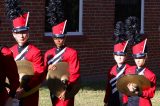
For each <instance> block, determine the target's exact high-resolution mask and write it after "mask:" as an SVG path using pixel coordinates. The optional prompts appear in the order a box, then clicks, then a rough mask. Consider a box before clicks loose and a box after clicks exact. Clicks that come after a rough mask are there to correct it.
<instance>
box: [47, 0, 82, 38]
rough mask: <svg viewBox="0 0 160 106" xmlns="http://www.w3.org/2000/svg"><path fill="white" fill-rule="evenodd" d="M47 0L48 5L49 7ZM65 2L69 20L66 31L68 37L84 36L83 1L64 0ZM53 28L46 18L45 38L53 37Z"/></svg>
mask: <svg viewBox="0 0 160 106" xmlns="http://www.w3.org/2000/svg"><path fill="white" fill-rule="evenodd" d="M48 1H49V0H46V5H48ZM64 1H65V15H66V18H67V26H66V28H65V30H66V31H67V35H72V36H73V35H74V36H76V35H83V33H82V14H83V13H82V10H83V9H82V8H83V7H82V3H83V0H64ZM51 31H52V29H51V26H50V25H49V24H48V22H47V17H45V36H52V33H51Z"/></svg>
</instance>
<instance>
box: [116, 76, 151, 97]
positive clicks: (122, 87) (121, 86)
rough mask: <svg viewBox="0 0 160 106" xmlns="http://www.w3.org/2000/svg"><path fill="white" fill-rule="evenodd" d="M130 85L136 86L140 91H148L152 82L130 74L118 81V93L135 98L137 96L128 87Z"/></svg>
mask: <svg viewBox="0 0 160 106" xmlns="http://www.w3.org/2000/svg"><path fill="white" fill-rule="evenodd" d="M129 83H134V84H136V86H137V88H138V89H139V90H140V91H143V90H146V89H148V88H150V87H151V83H150V81H149V80H148V79H147V78H146V77H145V76H144V75H136V74H128V75H124V76H122V77H121V78H119V79H118V80H117V84H116V86H117V89H118V91H120V92H122V93H124V94H126V95H128V96H134V95H135V94H134V93H132V92H130V91H129V89H128V87H127V85H128V84H129Z"/></svg>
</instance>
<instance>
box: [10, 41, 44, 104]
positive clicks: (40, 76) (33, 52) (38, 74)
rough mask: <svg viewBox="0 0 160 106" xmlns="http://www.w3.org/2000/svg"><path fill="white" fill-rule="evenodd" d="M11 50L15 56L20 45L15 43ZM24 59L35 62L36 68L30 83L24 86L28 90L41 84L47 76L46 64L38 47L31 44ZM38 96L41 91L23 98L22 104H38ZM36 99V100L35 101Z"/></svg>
mask: <svg viewBox="0 0 160 106" xmlns="http://www.w3.org/2000/svg"><path fill="white" fill-rule="evenodd" d="M10 49H11V51H12V52H13V56H14V58H15V57H16V56H17V55H18V54H19V53H18V45H17V44H16V45H14V46H12V47H11V48H10ZM24 59H26V60H28V61H30V62H32V63H33V68H34V76H33V77H32V79H31V80H30V81H29V82H28V84H27V85H26V86H25V87H24V90H25V91H28V90H30V89H32V88H34V87H36V86H37V85H39V84H41V83H42V81H43V80H44V78H45V72H44V64H43V56H42V54H41V52H40V50H39V49H38V48H36V47H35V46H34V45H32V44H29V45H28V51H27V52H26V54H25V55H24ZM38 98H39V91H37V92H35V93H33V94H31V95H29V96H27V97H25V98H22V99H21V100H20V104H22V105H23V106H30V105H31V104H32V106H38ZM33 101H34V102H33Z"/></svg>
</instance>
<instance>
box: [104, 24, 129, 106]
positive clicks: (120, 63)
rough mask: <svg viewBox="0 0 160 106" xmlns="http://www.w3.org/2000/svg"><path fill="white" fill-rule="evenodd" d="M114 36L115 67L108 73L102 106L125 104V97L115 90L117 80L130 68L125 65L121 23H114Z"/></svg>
mask: <svg viewBox="0 0 160 106" xmlns="http://www.w3.org/2000/svg"><path fill="white" fill-rule="evenodd" d="M114 36H115V37H114V38H115V42H116V44H115V45H114V52H113V56H114V60H115V61H116V65H114V66H113V67H112V68H111V70H110V71H109V72H108V76H107V78H108V80H107V87H106V93H105V97H104V105H105V106H125V105H126V103H127V97H126V96H125V95H124V94H122V93H120V92H119V91H118V90H117V88H116V81H117V79H118V78H120V77H121V76H123V75H124V74H125V70H126V69H127V68H129V67H130V65H128V64H126V63H125V60H126V56H127V52H126V47H127V44H128V41H127V39H126V38H127V37H126V36H125V33H124V24H123V22H121V21H118V22H117V23H116V27H115V32H114Z"/></svg>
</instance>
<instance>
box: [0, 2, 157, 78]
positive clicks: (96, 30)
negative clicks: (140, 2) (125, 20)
mask: <svg viewBox="0 0 160 106" xmlns="http://www.w3.org/2000/svg"><path fill="white" fill-rule="evenodd" d="M83 1H84V2H83V4H84V5H83V33H84V35H83V36H81V37H68V38H67V41H66V43H67V45H68V46H70V47H73V48H75V49H76V50H77V51H78V52H79V58H80V62H81V74H82V77H83V78H88V77H89V78H93V77H94V78H104V76H106V73H107V69H109V68H110V67H111V66H112V65H113V64H114V60H113V56H112V51H113V41H112V40H111V36H112V34H113V28H114V26H113V24H114V0H83ZM3 3H4V1H2V0H1V1H0V18H1V24H0V42H1V44H5V45H8V46H11V45H12V44H14V43H15V41H14V39H13V37H12V35H11V29H12V27H11V24H10V23H11V22H10V21H9V20H8V19H7V18H6V16H5V12H4V11H5V10H4V5H3ZM23 6H24V7H26V8H28V9H29V11H30V19H29V23H30V42H32V43H33V44H35V45H37V46H38V47H39V48H40V49H41V50H42V52H43V53H44V52H45V51H46V50H47V49H49V48H51V47H52V46H53V45H54V44H53V43H52V40H51V38H46V37H44V19H45V17H44V14H45V9H44V8H45V7H44V6H45V0H23ZM159 10H160V1H158V0H152V1H151V0H146V1H145V33H146V34H147V35H149V42H148V44H149V46H148V47H149V51H150V52H149V62H148V65H149V66H150V67H151V69H153V70H155V71H157V72H158V64H159V61H160V59H159V58H157V56H158V57H159V48H158V47H159V35H160V34H159V33H160V21H158V19H159V17H160V11H159ZM48 39H49V40H48ZM129 56H130V54H129ZM129 59H131V60H128V62H129V63H131V64H133V60H132V58H131V57H129Z"/></svg>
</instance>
